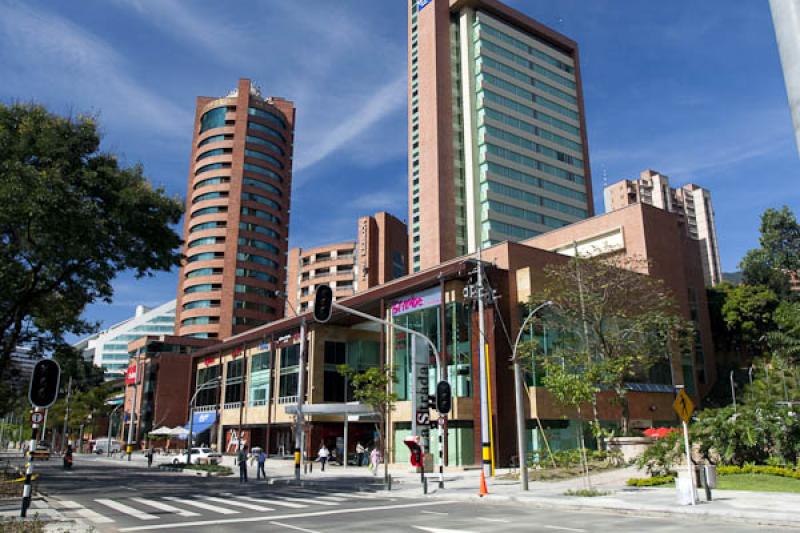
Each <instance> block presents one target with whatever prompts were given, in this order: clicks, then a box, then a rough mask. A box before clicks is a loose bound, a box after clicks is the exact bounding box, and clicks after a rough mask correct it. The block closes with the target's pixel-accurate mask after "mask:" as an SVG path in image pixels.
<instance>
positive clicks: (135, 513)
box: [95, 498, 158, 520]
mask: <svg viewBox="0 0 800 533" xmlns="http://www.w3.org/2000/svg"><path fill="white" fill-rule="evenodd" d="M95 501H96V502H97V503H100V504H102V505H105V506H106V507H111V508H112V509H114V510H115V511H119V512H120V513H125V514H127V515H131V516H132V517H134V518H138V519H139V520H158V517H157V516H156V515H154V514H150V513H145V512H144V511H140V510H138V509H134V508H133V507H130V506H128V505H125V504H124V503H120V502H116V501H114V500H107V499H104V498H100V499H95Z"/></svg>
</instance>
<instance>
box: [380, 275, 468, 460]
mask: <svg viewBox="0 0 800 533" xmlns="http://www.w3.org/2000/svg"><path fill="white" fill-rule="evenodd" d="M439 291H440V289H439V288H438V287H436V288H434V289H430V290H428V291H423V292H420V293H417V294H413V295H409V296H407V297H404V298H402V299H401V300H399V301H398V302H395V303H394V304H393V305H392V308H391V311H392V321H393V322H394V323H395V324H397V325H399V326H403V327H406V328H408V329H411V330H413V331H417V332H419V333H422V334H423V335H425V336H427V337H428V338H429V339H431V341H432V342H433V343H434V344H435V345H436V348H437V349H438V350H439V351H440V352H442V351H443V347H446V360H445V361H444V362H445V366H444V370H445V372H446V379H447V381H448V382H449V383H450V386H451V388H452V392H453V397H454V398H465V397H471V396H472V394H473V376H472V349H471V345H470V339H471V335H470V309H469V308H468V307H467V306H465V305H464V303H463V302H458V301H451V302H446V303H444V304H442V302H441V296H440V294H439ZM442 305H444V323H442V313H441V306H442ZM409 337H410V336H409V335H408V334H406V333H405V332H402V331H397V330H394V338H393V346H392V347H393V365H394V368H395V371H396V375H397V381H396V383H395V387H394V392H395V393H396V394H397V398H398V401H401V402H403V401H410V400H411V392H412V385H411V376H412V373H411V372H412V360H411V358H412V353H411V352H412V350H411V341H410V338H409ZM417 350H423V353H421V354H420V353H418V354H417V357H418V358H420V357H421V358H424V359H426V360H427V361H428V384H429V393H430V394H434V393H435V389H436V381H437V379H436V361H435V355H434V354H433V353H432V350H430V348H429V347H428V346H427V345H426V344H423V343H418V344H417ZM432 414H433V413H432ZM472 425H473V424H472V421H471V420H469V421H460V420H451V421H449V422H448V462H449V464H450V465H462V464H472V463H474V461H475V458H474V450H473V427H472ZM393 429H394V449H395V461H396V462H404V461H408V459H409V457H408V449H407V447H406V446H405V445H404V444H403V439H404V438H405V437H408V436H409V435H410V433H411V424H410V423H407V422H406V423H403V422H400V423H396V424H395V425H394V427H393ZM433 435H435V433H433ZM433 435H432V438H431V448H432V449H431V451H432V452H433V453H434V454H438V448H436V446H437V443H436V438H433Z"/></svg>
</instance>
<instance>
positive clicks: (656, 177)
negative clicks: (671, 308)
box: [603, 170, 722, 286]
mask: <svg viewBox="0 0 800 533" xmlns="http://www.w3.org/2000/svg"><path fill="white" fill-rule="evenodd" d="M603 200H604V202H605V208H606V212H610V211H614V210H617V209H622V208H623V207H626V206H628V205H631V204H635V203H637V202H640V203H643V204H649V205H652V206H654V207H658V208H659V209H663V210H665V211H670V212H672V213H678V214H679V215H681V216H682V217H683V218H684V220H685V224H686V231H687V232H688V233H689V237H691V238H692V239H695V240H697V241H699V242H700V247H701V250H702V254H701V257H702V260H703V275H704V276H705V280H706V285H708V286H714V285H717V284H718V283H720V282H721V281H722V267H721V266H720V261H719V244H718V241H717V226H716V223H715V222H714V208H713V206H712V204H711V193H710V192H709V191H708V189H704V188H703V187H700V186H698V185H695V184H693V183H689V184H687V185H684V186H682V187H679V188H677V189H674V188H672V187H670V185H669V178H668V177H667V176H665V175H663V174H661V173H660V172H656V171H655V170H643V171H642V172H641V173H640V175H639V179H638V180H622V181H618V182H617V183H612V184H611V185H609V186H607V187H606V188H605V190H604V191H603Z"/></svg>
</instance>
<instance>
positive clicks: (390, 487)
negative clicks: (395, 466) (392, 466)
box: [386, 474, 392, 490]
mask: <svg viewBox="0 0 800 533" xmlns="http://www.w3.org/2000/svg"><path fill="white" fill-rule="evenodd" d="M387 481H388V484H387V489H386V490H392V475H391V474H389V476H388V478H387Z"/></svg>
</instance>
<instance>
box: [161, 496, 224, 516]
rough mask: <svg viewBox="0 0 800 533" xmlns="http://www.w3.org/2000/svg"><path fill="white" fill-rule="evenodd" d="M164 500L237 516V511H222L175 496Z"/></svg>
mask: <svg viewBox="0 0 800 533" xmlns="http://www.w3.org/2000/svg"><path fill="white" fill-rule="evenodd" d="M164 499H165V500H170V501H173V502H178V503H182V504H184V505H191V506H192V507H197V508H200V509H205V510H206V511H213V512H215V513H219V514H239V511H234V510H233V509H223V508H221V507H219V506H218V505H211V504H210V503H203V502H198V501H196V500H188V499H185V498H177V497H175V496H165V497H164Z"/></svg>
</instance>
